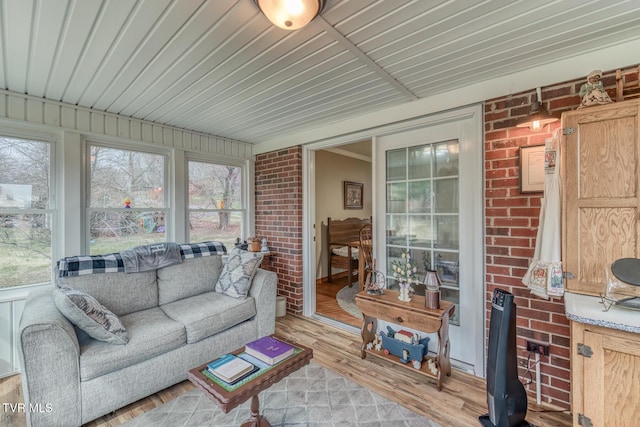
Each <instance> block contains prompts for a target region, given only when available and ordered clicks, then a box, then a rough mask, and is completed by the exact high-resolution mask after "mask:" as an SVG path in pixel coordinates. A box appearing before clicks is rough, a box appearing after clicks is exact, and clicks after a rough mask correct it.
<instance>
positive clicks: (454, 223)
mask: <svg viewBox="0 0 640 427" xmlns="http://www.w3.org/2000/svg"><path fill="white" fill-rule="evenodd" d="M458 148H459V147H458V141H457V140H452V141H446V142H438V143H435V144H426V145H418V146H412V147H407V148H401V149H395V150H389V151H387V153H386V188H387V190H386V233H387V238H386V253H387V264H388V265H387V272H388V275H387V277H388V281H389V285H390V287H392V288H393V287H395V286H397V284H396V281H395V279H394V278H393V274H392V273H391V265H392V263H393V262H394V261H395V262H398V261H399V260H400V259H401V257H402V253H403V252H404V253H409V254H410V255H411V259H412V264H413V265H414V266H415V267H417V274H416V276H417V279H418V280H419V281H420V282H422V281H423V279H424V277H425V275H426V272H427V270H436V271H437V272H438V275H439V276H440V279H441V281H442V288H441V293H442V294H441V295H442V298H443V299H445V300H448V301H452V302H454V303H456V304H459V299H460V297H459V291H460V290H459V277H458V262H459V252H460V243H459V236H458V234H459V233H458V231H459V216H460V213H459V194H458V181H459V176H458V157H459V156H458ZM458 319H459V313H458V310H456V313H454V317H453V319H452V320H451V323H452V324H454V325H457V324H458V322H459V320H458Z"/></svg>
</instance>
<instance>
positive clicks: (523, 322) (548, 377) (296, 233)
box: [255, 68, 638, 408]
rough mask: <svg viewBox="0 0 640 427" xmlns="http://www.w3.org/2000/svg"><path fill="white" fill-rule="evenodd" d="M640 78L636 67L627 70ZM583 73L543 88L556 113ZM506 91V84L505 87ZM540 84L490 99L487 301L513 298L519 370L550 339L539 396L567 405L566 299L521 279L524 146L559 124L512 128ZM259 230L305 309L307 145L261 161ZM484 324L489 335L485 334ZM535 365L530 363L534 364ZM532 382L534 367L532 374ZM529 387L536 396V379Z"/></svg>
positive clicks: (527, 211) (566, 106)
mask: <svg viewBox="0 0 640 427" xmlns="http://www.w3.org/2000/svg"><path fill="white" fill-rule="evenodd" d="M624 73H625V74H629V80H637V79H638V76H637V68H633V69H631V68H629V69H627V70H624ZM584 82H585V78H581V79H578V80H574V81H570V82H564V83H558V84H555V85H551V86H547V87H544V88H542V100H543V101H544V105H545V107H546V108H547V109H549V111H550V112H551V113H554V114H558V116H559V115H560V114H561V113H562V112H563V111H568V110H573V109H575V108H576V107H577V106H578V105H579V103H580V97H579V96H578V92H579V91H580V86H581V85H582V84H583V83H584ZM603 83H604V84H605V86H606V88H607V90H608V91H609V94H610V96H611V97H612V99H614V98H615V72H614V71H610V72H605V74H604V76H603ZM505 89H506V88H505ZM534 93H535V89H533V88H532V89H531V90H530V91H527V92H523V93H519V94H514V95H510V96H506V97H501V98H496V99H490V100H487V101H486V102H485V191H486V193H485V196H486V200H485V206H486V217H485V224H486V230H485V234H486V244H485V256H486V262H485V269H486V270H485V271H486V288H487V289H486V295H485V305H486V308H487V319H488V318H489V315H490V307H491V295H492V292H493V289H494V288H496V287H499V288H502V289H506V290H508V291H510V292H512V293H513V294H515V295H516V304H517V305H518V318H517V328H518V329H517V344H518V356H519V367H520V374H521V375H522V374H524V367H523V366H524V364H526V358H527V355H528V353H527V351H526V349H525V340H526V339H527V338H532V339H535V340H537V341H542V342H545V343H549V344H550V353H551V354H550V357H548V358H547V357H543V358H542V361H541V363H540V366H541V374H542V380H541V383H542V401H543V402H544V403H551V404H553V405H557V406H559V407H562V408H569V405H570V403H569V400H570V398H569V391H570V365H569V357H570V352H569V323H568V321H567V319H566V317H565V314H564V301H563V299H562V298H554V299H551V300H549V301H547V300H544V299H541V298H538V297H532V296H531V295H530V293H529V290H528V289H527V288H526V287H525V286H524V285H523V284H522V282H521V279H522V277H523V275H524V273H525V272H526V270H527V267H528V265H529V260H530V258H531V257H532V256H533V251H534V248H535V238H536V233H537V227H538V217H539V214H540V199H541V197H542V193H534V194H521V193H520V190H519V157H518V155H519V147H521V146H526V145H537V144H543V143H544V140H545V139H546V138H548V137H550V136H551V133H552V131H553V129H555V128H557V127H559V126H560V122H557V123H555V124H552V125H550V127H549V128H548V129H545V132H543V133H532V132H531V131H529V130H528V129H524V130H523V129H518V128H515V127H514V126H515V124H516V121H517V120H518V119H519V118H520V117H522V116H524V115H526V114H527V113H528V112H529V109H530V103H531V100H532V98H533V95H534ZM255 170H256V234H257V235H259V236H266V237H267V238H268V239H269V245H270V247H271V249H272V250H274V251H276V252H277V253H278V254H277V256H276V257H275V258H274V261H273V266H274V269H275V270H276V271H277V273H278V277H279V284H278V292H279V293H280V294H282V295H286V296H287V300H288V302H287V305H288V311H290V312H295V313H301V311H302V150H301V148H300V147H292V148H288V149H284V150H280V151H276V152H271V153H265V154H261V155H258V156H257V158H256V166H255ZM488 325H489V321H487V332H486V333H487V334H488ZM531 366H532V367H533V362H532V363H531ZM531 375H532V376H533V377H534V379H535V370H533V371H532V372H531ZM528 392H529V394H530V396H531V397H532V398H534V397H535V384H531V386H529V388H528Z"/></svg>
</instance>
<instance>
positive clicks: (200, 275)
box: [157, 255, 222, 305]
mask: <svg viewBox="0 0 640 427" xmlns="http://www.w3.org/2000/svg"><path fill="white" fill-rule="evenodd" d="M221 270H222V256H221V255H213V256H207V257H201V258H191V259H184V260H183V261H182V264H177V265H172V266H169V267H164V268H160V269H158V271H157V274H158V279H157V280H158V301H159V304H160V305H163V304H168V303H170V302H173V301H177V300H179V299H183V298H187V297H190V296H193V295H199V294H201V293H203V292H210V291H213V290H214V287H215V285H216V281H217V280H218V276H220V271H221Z"/></svg>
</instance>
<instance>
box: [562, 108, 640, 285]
mask: <svg viewBox="0 0 640 427" xmlns="http://www.w3.org/2000/svg"><path fill="white" fill-rule="evenodd" d="M639 105H640V100H631V101H624V102H620V103H613V104H608V105H604V106H598V107H590V108H585V109H582V110H576V111H570V112H567V113H564V114H563V115H562V127H563V131H564V132H565V134H566V136H565V138H564V144H563V145H562V180H563V227H562V228H563V239H562V252H563V263H564V270H565V271H566V272H568V273H572V274H573V278H571V276H569V278H568V279H567V281H566V289H567V290H568V291H571V292H576V293H581V294H590V295H598V294H599V293H600V292H604V289H605V287H604V284H605V268H607V267H608V266H609V265H610V264H611V263H612V262H613V261H615V260H616V259H619V258H625V257H633V258H640V234H639V233H640V227H639V225H640V222H639V221H640V196H639V194H638V190H639V188H640V184H639V182H640V181H639V180H640V173H638V172H639V170H640V168H639V162H640V160H639V151H640V149H639V141H640V139H639V136H638V131H639V128H640V126H639V123H638V107H639Z"/></svg>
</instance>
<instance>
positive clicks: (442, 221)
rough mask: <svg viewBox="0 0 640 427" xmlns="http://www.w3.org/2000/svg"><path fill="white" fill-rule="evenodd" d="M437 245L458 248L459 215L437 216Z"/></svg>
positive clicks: (444, 247)
mask: <svg viewBox="0 0 640 427" xmlns="http://www.w3.org/2000/svg"><path fill="white" fill-rule="evenodd" d="M436 230H437V242H436V247H438V248H442V249H458V246H459V238H458V216H457V215H456V216H437V217H436Z"/></svg>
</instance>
